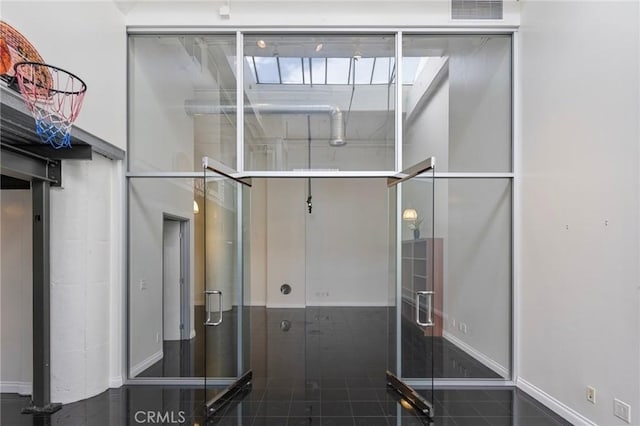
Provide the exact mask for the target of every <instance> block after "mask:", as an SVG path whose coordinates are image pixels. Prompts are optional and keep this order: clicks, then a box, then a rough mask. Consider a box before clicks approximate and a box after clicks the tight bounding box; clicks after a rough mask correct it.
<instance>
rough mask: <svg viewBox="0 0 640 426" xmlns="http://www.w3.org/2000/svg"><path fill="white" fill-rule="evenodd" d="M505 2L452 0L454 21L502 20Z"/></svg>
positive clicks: (494, 0) (495, 0)
mask: <svg viewBox="0 0 640 426" xmlns="http://www.w3.org/2000/svg"><path fill="white" fill-rule="evenodd" d="M502 5H503V0H451V18H452V19H502Z"/></svg>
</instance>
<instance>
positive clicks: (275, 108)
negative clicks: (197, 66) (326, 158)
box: [184, 99, 347, 147]
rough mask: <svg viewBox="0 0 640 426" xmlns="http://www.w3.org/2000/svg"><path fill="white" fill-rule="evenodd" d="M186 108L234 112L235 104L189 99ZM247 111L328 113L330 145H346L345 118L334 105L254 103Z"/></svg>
mask: <svg viewBox="0 0 640 426" xmlns="http://www.w3.org/2000/svg"><path fill="white" fill-rule="evenodd" d="M184 110H185V112H186V113H187V114H189V115H207V114H234V113H235V112H236V106H235V105H216V104H213V103H211V101H207V100H200V99H187V100H186V101H184ZM244 111H245V113H252V112H254V111H255V112H257V113H260V114H328V115H329V118H330V123H331V135H330V136H329V145H331V146H336V147H338V146H344V145H346V144H347V142H346V141H345V140H344V119H343V117H342V111H341V110H340V108H338V107H336V106H333V105H295V104H292V105H283V104H252V105H247V106H245V107H244Z"/></svg>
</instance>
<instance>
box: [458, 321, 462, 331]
mask: <svg viewBox="0 0 640 426" xmlns="http://www.w3.org/2000/svg"><path fill="white" fill-rule="evenodd" d="M458 331H462V323H461V322H459V323H458Z"/></svg>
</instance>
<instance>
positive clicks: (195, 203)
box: [193, 200, 200, 214]
mask: <svg viewBox="0 0 640 426" xmlns="http://www.w3.org/2000/svg"><path fill="white" fill-rule="evenodd" d="M198 213H200V206H198V202H197V201H196V200H193V214H198Z"/></svg>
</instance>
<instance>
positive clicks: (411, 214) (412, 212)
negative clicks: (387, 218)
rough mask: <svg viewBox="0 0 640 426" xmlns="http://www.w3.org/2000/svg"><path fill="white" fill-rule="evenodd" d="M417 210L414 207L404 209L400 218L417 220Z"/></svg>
mask: <svg viewBox="0 0 640 426" xmlns="http://www.w3.org/2000/svg"><path fill="white" fill-rule="evenodd" d="M417 219H418V212H417V211H416V209H404V211H403V212H402V220H417Z"/></svg>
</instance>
